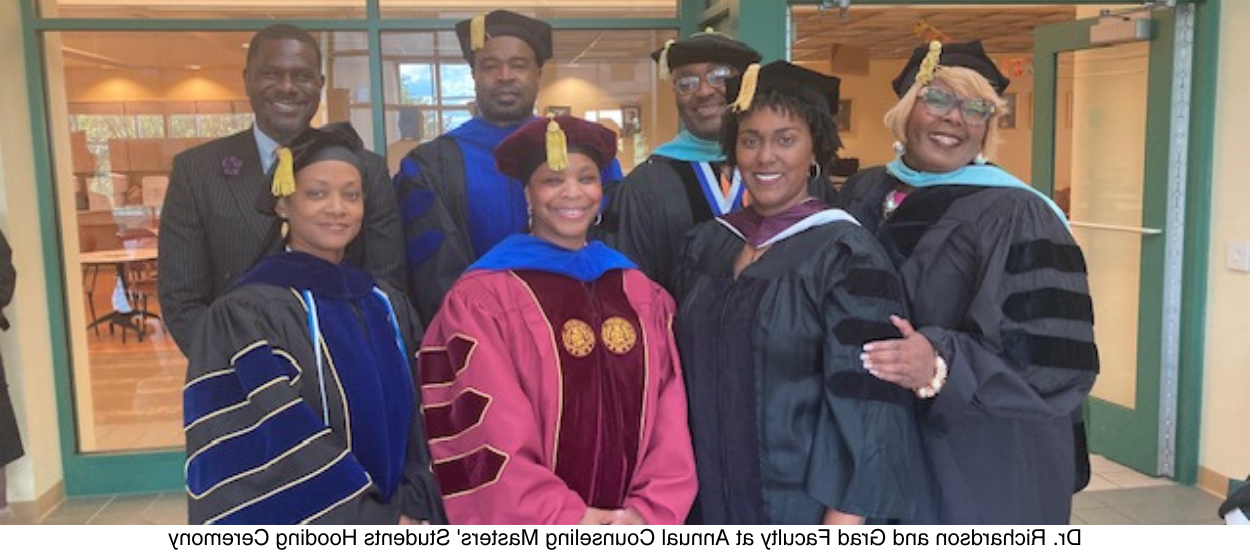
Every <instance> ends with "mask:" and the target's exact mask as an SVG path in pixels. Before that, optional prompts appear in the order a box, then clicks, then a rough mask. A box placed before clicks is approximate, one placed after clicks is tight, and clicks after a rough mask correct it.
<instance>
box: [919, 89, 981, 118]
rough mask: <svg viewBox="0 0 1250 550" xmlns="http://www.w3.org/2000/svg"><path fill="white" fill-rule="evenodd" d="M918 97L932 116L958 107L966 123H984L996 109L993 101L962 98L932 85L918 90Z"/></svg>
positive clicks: (944, 113)
mask: <svg viewBox="0 0 1250 550" xmlns="http://www.w3.org/2000/svg"><path fill="white" fill-rule="evenodd" d="M918 98H919V99H920V104H921V105H924V108H925V110H926V111H928V112H929V114H930V115H933V116H946V114H947V113H949V112H951V109H954V108H955V107H959V112H960V113H963V115H964V122H966V123H968V124H985V121H987V120H989V119H990V117H991V116H994V111H996V110H998V107H997V106H995V105H994V102H992V101H990V100H988V99H981V98H976V99H969V98H962V97H959V96H956V95H955V94H953V93H950V92H948V91H946V90H941V89H938V88H934V87H932V86H926V87H925V88H924V89H923V90H920V95H919V97H918Z"/></svg>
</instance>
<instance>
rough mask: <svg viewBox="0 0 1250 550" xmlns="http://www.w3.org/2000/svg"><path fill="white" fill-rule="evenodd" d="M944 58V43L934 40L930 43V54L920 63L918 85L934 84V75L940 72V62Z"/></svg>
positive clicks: (917, 74)
mask: <svg viewBox="0 0 1250 550" xmlns="http://www.w3.org/2000/svg"><path fill="white" fill-rule="evenodd" d="M941 57H942V43H941V42H938V41H937V40H934V41H932V42H929V53H928V54H925V56H924V61H921V62H920V70H918V71H916V84H917V85H920V86H928V85H929V83H930V82H933V73H936V72H937V70H938V60H939V59H941Z"/></svg>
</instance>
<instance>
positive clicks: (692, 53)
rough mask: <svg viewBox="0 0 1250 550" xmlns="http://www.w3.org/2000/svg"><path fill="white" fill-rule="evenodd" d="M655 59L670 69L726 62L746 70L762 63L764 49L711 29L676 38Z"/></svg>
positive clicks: (656, 52) (666, 68) (654, 55)
mask: <svg viewBox="0 0 1250 550" xmlns="http://www.w3.org/2000/svg"><path fill="white" fill-rule="evenodd" d="M651 59H653V60H655V62H656V63H659V64H660V71H661V73H664V72H665V71H670V70H672V69H675V68H677V67H680V66H682V65H689V64H691V63H723V64H725V65H729V66H730V67H734V68H736V69H738V71H743V70H745V69H746V68H747V65H750V64H752V63H759V61H760V59H762V57H761V56H760V52H757V51H755V49H753V48H751V47H750V46H748V45H746V44H745V43H743V42H739V41H737V40H734V39H732V38H730V37H728V36H726V35H724V34H721V33H718V32H715V31H713V30H712V29H708V30H706V31H703V32H700V33H695V34H694V35H692V36H690V38H686V39H684V40H674V41H670V42H669V43H667V44H665V45H664V47H663V48H660V49H658V50H656V51H654V52H651Z"/></svg>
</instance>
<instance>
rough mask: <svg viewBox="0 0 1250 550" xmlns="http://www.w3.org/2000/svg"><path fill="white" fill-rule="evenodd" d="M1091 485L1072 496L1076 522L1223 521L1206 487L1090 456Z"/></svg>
mask: <svg viewBox="0 0 1250 550" xmlns="http://www.w3.org/2000/svg"><path fill="white" fill-rule="evenodd" d="M1090 470H1091V474H1092V475H1091V477H1090V480H1089V487H1086V488H1085V490H1084V491H1081V492H1080V493H1078V494H1077V495H1076V497H1075V498H1073V499H1072V524H1073V525H1222V524H1223V523H1224V522H1223V521H1222V520H1221V519H1220V518H1219V516H1218V515H1217V510H1218V509H1219V507H1220V503H1221V502H1223V501H1222V500H1221V499H1220V498H1217V497H1215V496H1213V495H1211V494H1209V493H1207V492H1206V491H1203V490H1201V489H1197V488H1195V487H1185V486H1183V485H1177V484H1175V483H1173V482H1172V481H1171V480H1169V479H1161V478H1156V477H1150V476H1147V475H1144V474H1140V473H1138V472H1136V471H1133V470H1130V469H1129V468H1127V467H1125V466H1121V465H1119V464H1116V463H1115V462H1112V461H1110V460H1107V459H1105V458H1103V457H1101V456H1098V455H1094V456H1091V457H1090Z"/></svg>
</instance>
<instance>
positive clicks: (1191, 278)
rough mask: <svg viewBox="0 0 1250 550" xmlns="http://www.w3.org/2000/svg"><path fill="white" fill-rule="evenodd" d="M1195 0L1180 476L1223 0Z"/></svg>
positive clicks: (1199, 333)
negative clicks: (1198, 0)
mask: <svg viewBox="0 0 1250 550" xmlns="http://www.w3.org/2000/svg"><path fill="white" fill-rule="evenodd" d="M1222 2H1224V0H1204V1H1200V2H1193V4H1194V8H1195V13H1194V50H1193V73H1192V77H1191V78H1192V80H1191V86H1190V90H1191V91H1190V109H1189V172H1188V174H1187V176H1188V185H1187V187H1186V190H1185V202H1186V204H1185V256H1184V271H1183V272H1182V275H1181V277H1182V280H1183V281H1184V284H1183V285H1182V286H1181V342H1180V373H1179V374H1180V380H1179V385H1180V387H1179V392H1178V395H1177V422H1176V479H1177V480H1178V481H1181V482H1182V483H1187V484H1190V485H1192V484H1194V483H1196V482H1197V479H1198V453H1199V450H1200V447H1199V436H1200V435H1201V432H1202V378H1203V369H1204V368H1205V365H1206V363H1205V361H1204V357H1205V356H1206V348H1205V346H1206V330H1207V324H1206V322H1207V300H1208V299H1209V296H1208V293H1207V282H1208V280H1209V277H1210V255H1211V197H1212V190H1213V187H1214V178H1213V177H1212V172H1213V170H1214V167H1215V98H1216V88H1217V84H1218V78H1219V74H1218V73H1219V70H1218V67H1219V54H1220V51H1219V43H1220V6H1221V4H1222Z"/></svg>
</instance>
